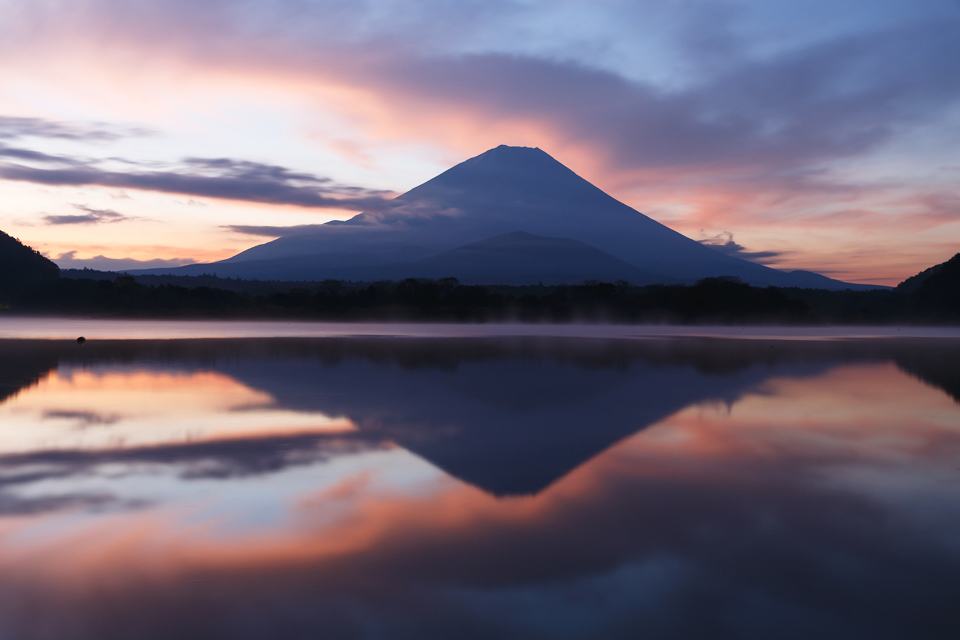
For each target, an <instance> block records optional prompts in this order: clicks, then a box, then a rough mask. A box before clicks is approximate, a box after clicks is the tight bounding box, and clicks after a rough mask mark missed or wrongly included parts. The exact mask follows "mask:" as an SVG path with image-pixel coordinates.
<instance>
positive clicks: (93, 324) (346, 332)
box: [0, 316, 960, 340]
mask: <svg viewBox="0 0 960 640" xmlns="http://www.w3.org/2000/svg"><path fill="white" fill-rule="evenodd" d="M79 336H84V337H85V338H86V339H88V340H90V339H101V340H105V339H114V340H116V339H128V340H141V339H144V340H146V339H190V338H204V339H209V338H348V337H383V338H391V337H393V338H485V337H489V338H511V337H547V338H603V339H644V338H647V339H650V338H674V337H677V338H679V337H694V338H731V339H780V340H831V339H851V338H874V339H876V338H938V339H960V327H958V326H903V325H900V326H896V325H889V326H876V325H812V326H811V325H808V326H802V325H801V326H798V325H667V324H658V325H644V324H602V323H518V322H507V323H495V322H486V323H449V322H447V323H444V322H401V321H396V322H363V321H354V322H326V321H309V320H289V321H279V320H222V319H204V320H144V319H109V320H101V319H91V318H65V317H37V316H20V317H0V339H4V340H36V339H41V340H75V339H76V338H77V337H79Z"/></svg>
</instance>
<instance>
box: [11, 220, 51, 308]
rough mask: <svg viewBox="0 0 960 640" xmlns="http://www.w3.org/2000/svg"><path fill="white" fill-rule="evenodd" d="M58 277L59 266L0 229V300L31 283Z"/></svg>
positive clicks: (13, 294)
mask: <svg viewBox="0 0 960 640" xmlns="http://www.w3.org/2000/svg"><path fill="white" fill-rule="evenodd" d="M59 277H60V267H58V266H57V265H56V264H54V263H53V262H51V261H50V260H48V259H47V258H45V257H43V255H41V254H40V252H39V251H36V250H34V249H31V248H30V247H28V246H26V245H24V244H23V243H21V242H20V241H19V240H17V239H16V238H13V237H11V236H8V235H7V234H5V233H4V232H2V231H0V302H4V301H5V300H6V299H8V298H11V297H13V296H15V295H16V294H17V293H18V292H20V291H21V290H22V289H24V288H25V287H28V286H30V285H32V284H36V283H37V282H42V281H44V280H56V279H57V278H59Z"/></svg>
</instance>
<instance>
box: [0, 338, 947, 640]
mask: <svg viewBox="0 0 960 640" xmlns="http://www.w3.org/2000/svg"><path fill="white" fill-rule="evenodd" d="M64 322H66V321H64ZM134 324H135V323H131V325H127V326H133V325H134ZM186 324H192V325H203V324H204V323H185V324H184V325H181V326H185V325H186ZM58 326H59V329H57V330H61V329H63V330H69V329H65V325H58ZM143 326H144V325H141V326H140V329H138V330H143ZM411 326H412V325H405V327H406V328H405V329H404V328H403V327H404V325H400V326H399V329H397V330H396V331H395V332H394V333H393V334H392V335H398V334H399V335H402V336H404V337H389V336H390V335H391V333H390V331H389V330H388V329H387V328H383V329H382V330H378V331H372V330H370V328H369V325H368V326H367V329H360V330H358V329H357V325H354V330H355V332H356V333H363V332H369V333H368V336H367V337H357V336H356V335H354V336H353V337H345V336H340V337H338V336H337V335H336V333H334V332H333V330H330V329H329V325H327V327H328V331H330V332H329V333H327V334H325V335H326V337H315V338H301V337H286V338H269V339H268V338H251V337H236V338H219V339H165V340H156V339H123V340H118V339H107V336H100V337H95V338H94V339H90V340H88V341H87V343H86V344H84V345H83V346H80V345H77V344H76V342H75V341H74V340H56V339H5V340H0V638H7V637H10V638H50V637H53V638H77V639H87V638H109V637H131V638H132V637H136V638H172V637H176V638H312V637H324V638H474V637H475V638H495V637H498V638H499V637H502V638H636V637H646V638H773V637H775V638H810V637H818V638H845V639H846V638H871V639H875V638H905V637H916V638H955V637H956V636H957V633H958V631H960V613H958V611H957V607H956V602H957V601H960V341H958V340H956V339H944V338H929V337H926V338H925V337H914V338H890V337H885V338H867V337H862V335H861V337H859V338H857V339H847V338H843V337H842V336H832V339H829V340H827V339H820V338H821V337H822V336H817V335H812V334H811V333H810V332H809V331H810V330H807V331H808V333H807V334H803V335H795V336H789V337H801V338H804V339H803V340H796V339H794V340H784V339H770V338H769V334H767V335H766V336H765V335H764V332H763V331H761V332H759V333H758V334H754V335H752V336H747V335H746V331H743V332H741V337H752V338H754V339H751V340H742V339H726V338H717V337H693V336H676V335H674V336H671V335H668V332H666V331H664V332H662V333H661V335H659V336H657V337H655V338H648V339H644V338H631V339H625V338H624V337H623V335H630V334H626V333H625V331H626V330H625V329H624V328H621V329H616V328H605V329H603V328H600V329H597V333H596V334H593V337H591V338H590V339H582V338H574V337H570V336H569V335H566V336H565V335H540V336H532V335H526V336H523V335H512V336H511V335H509V334H508V335H507V336H500V337H498V336H490V335H476V334H471V333H470V330H469V329H467V330H465V329H464V328H463V327H460V328H459V329H458V328H456V327H453V328H448V329H445V330H444V331H450V332H451V333H449V334H447V337H432V338H423V337H417V336H418V334H417V333H416V331H418V330H413V329H411V328H410V327H411ZM361 327H363V325H361ZM633 329H634V330H636V328H635V327H634V328H633ZM34 330H35V331H37V332H38V333H42V332H43V331H47V330H50V327H47V328H46V329H44V328H43V327H42V326H39V327H35V328H34ZM130 330H131V331H134V329H130ZM153 330H154V334H153V335H154V336H156V335H157V334H156V327H154V329H153ZM566 330H568V329H564V331H566ZM424 331H425V330H424ZM457 331H460V332H461V333H460V334H457V333H455V332H457ZM478 331H479V330H478ZM493 331H496V329H494V330H493ZM618 331H619V332H620V333H617V332H618ZM885 331H886V329H885ZM892 331H894V332H895V331H896V329H895V328H894V329H892ZM404 332H405V333H404ZM548 332H549V330H548V331H547V333H548ZM604 332H606V333H604ZM87 333H88V334H90V332H89V331H87ZM144 333H149V332H148V331H145V332H144ZM438 333H441V334H442V332H438ZM68 335H69V334H68ZM123 335H124V337H131V336H130V335H129V334H123ZM142 335H143V334H141V337H142ZM188 335H194V336H195V335H202V334H197V333H193V334H188ZM287 335H296V334H295V333H294V334H287ZM633 335H637V333H634V334H633ZM34 337H37V338H39V337H44V338H50V337H54V336H53V335H52V334H50V333H48V334H46V335H42V336H41V335H35V336H34ZM61 337H68V336H61ZM74 337H75V336H74ZM87 337H88V338H90V337H91V335H87ZM181 337H182V336H181ZM779 337H780V338H783V337H785V336H783V335H781V336H779Z"/></svg>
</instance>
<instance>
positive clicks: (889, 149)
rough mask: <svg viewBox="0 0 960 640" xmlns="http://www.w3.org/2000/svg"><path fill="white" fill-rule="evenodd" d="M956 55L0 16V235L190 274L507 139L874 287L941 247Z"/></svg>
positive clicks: (169, 11) (751, 23)
mask: <svg viewBox="0 0 960 640" xmlns="http://www.w3.org/2000/svg"><path fill="white" fill-rule="evenodd" d="M958 61H960V0H924V2H922V3H917V2H908V1H907V0H806V1H805V2H769V0H731V1H720V0H718V1H701V0H649V1H648V0H592V1H589V2H588V1H574V0H554V1H539V0H421V1H419V2H409V1H407V2H401V1H400V0H189V1H188V0H163V1H156V0H153V1H151V0H0V230H3V231H5V232H6V233H8V234H10V235H13V236H15V237H18V238H19V239H20V240H22V241H23V242H24V243H26V244H29V245H31V246H33V247H35V248H37V249H38V250H40V251H42V252H43V253H44V254H46V255H48V256H49V257H51V258H52V259H54V260H55V261H56V262H57V263H58V264H60V265H61V267H83V266H90V267H94V268H119V269H124V268H135V267H150V266H166V265H171V264H186V263H192V262H208V261H213V260H219V259H223V258H227V257H230V256H232V255H234V254H236V253H238V252H239V251H242V250H244V249H247V248H249V247H251V246H254V245H257V244H261V243H263V242H265V241H268V240H270V239H271V238H270V237H263V236H256V235H250V234H246V233H241V232H239V231H238V228H240V227H245V226H246V227H251V226H280V227H283V226H291V227H293V226H297V225H309V224H316V223H322V222H326V221H328V220H333V219H345V218H348V217H350V216H352V215H355V214H356V213H357V212H360V211H364V210H365V209H367V208H373V207H375V206H376V205H377V203H379V202H381V201H382V200H383V199H384V198H390V197H393V196H394V195H397V194H399V193H403V192H404V191H407V190H409V189H411V188H412V187H415V186H416V185H418V184H420V183H422V182H425V181H426V180H428V179H430V178H432V177H433V176H435V175H436V174H438V173H440V172H442V171H443V170H445V169H447V168H449V167H450V166H452V165H454V164H456V163H458V162H461V161H463V160H465V159H467V158H469V157H472V156H475V155H478V154H480V153H482V152H483V151H486V150H487V149H490V148H492V147H495V146H498V145H500V144H508V145H522V146H536V147H540V148H541V149H543V150H545V151H547V152H548V153H550V154H551V155H552V156H554V157H555V158H556V159H558V160H559V161H560V162H563V163H564V164H566V165H567V166H568V167H570V168H571V169H573V170H574V171H576V172H577V173H578V174H580V175H581V176H583V177H584V178H586V179H588V180H590V181H591V182H593V183H594V184H596V185H597V186H599V187H600V188H602V189H604V190H605V191H607V192H608V193H610V194H611V195H612V196H614V197H616V198H618V199H619V200H621V201H623V202H625V203H627V204H629V205H630V206H632V207H634V208H636V209H637V210H639V211H641V212H643V213H644V214H646V215H648V216H650V217H652V218H654V219H655V220H658V221H659V222H662V223H664V224H666V225H667V226H669V227H671V228H673V229H675V230H677V231H679V232H681V233H683V234H685V235H687V236H689V237H691V238H693V239H695V240H698V241H702V242H705V243H707V244H712V245H714V246H716V247H717V248H718V250H722V251H725V252H728V253H733V254H735V255H740V256H742V257H745V258H747V259H750V260H754V261H756V262H760V263H762V264H766V265H769V266H773V267H776V268H779V269H786V270H791V269H809V270H812V271H817V272H820V273H823V274H825V275H828V276H831V277H836V278H840V279H843V280H848V281H859V282H873V283H878V284H888V285H893V284H896V283H898V282H900V281H901V280H903V279H905V278H906V277H908V276H910V275H913V274H914V273H917V272H918V271H920V270H922V269H925V268H926V267H929V266H931V265H933V264H936V263H939V262H943V261H944V260H946V259H948V258H949V257H951V256H952V255H953V254H954V253H957V252H958V251H960V188H958V184H960V72H958Z"/></svg>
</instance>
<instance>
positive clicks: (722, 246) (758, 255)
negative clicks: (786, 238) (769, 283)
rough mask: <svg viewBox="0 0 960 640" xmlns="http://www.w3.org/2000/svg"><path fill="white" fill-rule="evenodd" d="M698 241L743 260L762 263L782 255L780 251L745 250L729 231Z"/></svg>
mask: <svg viewBox="0 0 960 640" xmlns="http://www.w3.org/2000/svg"><path fill="white" fill-rule="evenodd" d="M698 242H700V244H704V245H706V246H708V247H710V248H711V249H715V250H716V251H719V252H720V253H724V254H726V255H728V256H734V257H736V258H743V259H744V260H751V261H753V262H760V263H763V264H766V263H769V262H776V260H774V258H778V257H780V256H781V255H783V252H782V251H747V249H746V247H744V246H743V245H742V244H737V243H736V242H734V240H733V234H732V233H730V232H729V231H724V232H722V233H720V234H718V235H716V236H713V237H711V238H705V239H703V240H698Z"/></svg>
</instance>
